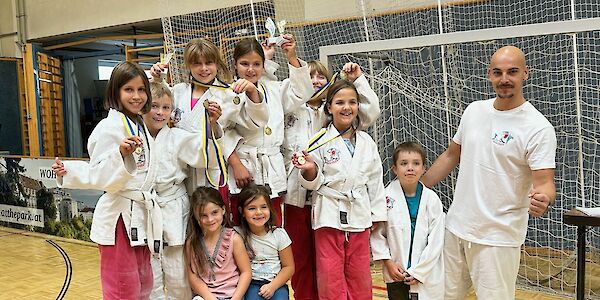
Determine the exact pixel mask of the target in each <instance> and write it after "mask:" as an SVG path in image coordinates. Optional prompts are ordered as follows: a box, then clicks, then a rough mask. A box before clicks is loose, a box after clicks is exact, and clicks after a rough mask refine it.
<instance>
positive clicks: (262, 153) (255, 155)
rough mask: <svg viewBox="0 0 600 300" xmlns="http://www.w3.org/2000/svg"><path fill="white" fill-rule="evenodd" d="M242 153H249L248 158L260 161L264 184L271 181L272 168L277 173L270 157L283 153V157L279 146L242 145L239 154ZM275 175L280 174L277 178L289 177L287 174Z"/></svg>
mask: <svg viewBox="0 0 600 300" xmlns="http://www.w3.org/2000/svg"><path fill="white" fill-rule="evenodd" d="M240 153H247V154H248V156H249V157H248V158H251V160H254V159H256V162H260V168H261V173H262V177H263V178H262V179H263V180H262V182H263V184H267V183H269V169H272V170H274V171H275V172H276V173H277V168H275V167H274V166H272V165H271V160H270V157H271V156H275V155H281V156H282V157H283V154H281V148H279V147H252V146H246V145H241V146H240V148H239V150H238V154H240ZM240 157H243V156H240ZM275 175H276V176H278V177H276V178H287V177H286V176H285V174H275Z"/></svg>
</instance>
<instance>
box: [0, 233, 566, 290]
mask: <svg viewBox="0 0 600 300" xmlns="http://www.w3.org/2000/svg"><path fill="white" fill-rule="evenodd" d="M0 253H1V255H0V270H2V271H1V272H0V290H1V291H2V292H0V299H101V298H102V293H101V289H100V274H99V267H98V249H97V248H96V245H95V244H93V243H87V242H81V241H77V240H72V239H64V238H59V237H55V236H49V235H44V234H39V233H33V232H28V231H22V230H16V229H12V228H6V227H0ZM372 272H373V279H374V288H373V299H386V298H387V295H386V292H385V288H384V287H385V284H384V283H383V282H382V280H381V270H380V269H379V268H374V269H373V271H372ZM467 299H469V300H472V299H476V298H475V296H470V297H468V298H467ZM516 299H537V300H542V299H544V300H558V299H567V298H559V297H553V296H548V295H544V294H540V293H530V292H526V291H518V292H517V297H516Z"/></svg>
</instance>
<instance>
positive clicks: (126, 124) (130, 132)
mask: <svg viewBox="0 0 600 300" xmlns="http://www.w3.org/2000/svg"><path fill="white" fill-rule="evenodd" d="M121 119H122V120H123V128H125V133H126V134H128V136H139V135H140V124H138V123H137V122H136V123H135V125H136V127H137V134H136V133H135V131H133V127H132V126H131V122H130V121H129V118H127V117H126V116H125V114H124V113H121Z"/></svg>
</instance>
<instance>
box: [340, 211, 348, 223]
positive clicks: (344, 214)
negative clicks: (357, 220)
mask: <svg viewBox="0 0 600 300" xmlns="http://www.w3.org/2000/svg"><path fill="white" fill-rule="evenodd" d="M340 223H342V224H345V225H348V213H347V212H345V211H340Z"/></svg>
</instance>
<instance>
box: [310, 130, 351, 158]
mask: <svg viewBox="0 0 600 300" xmlns="http://www.w3.org/2000/svg"><path fill="white" fill-rule="evenodd" d="M350 129H353V128H352V126H350V127H348V128H346V129H344V130H342V132H340V133H338V135H336V136H334V137H332V138H330V139H328V140H326V141H324V142H322V143H319V144H317V142H318V141H319V140H320V139H321V138H322V137H323V136H325V133H327V128H323V129H321V131H319V132H318V133H317V134H316V135H315V136H314V137H312V138H311V139H310V141H308V147H307V148H306V153H311V152H313V151H315V150H317V149H319V148H321V146H323V145H325V144H327V143H329V142H331V141H333V140H335V139H337V138H339V137H340V136H342V135H344V133H346V132H348V130H350Z"/></svg>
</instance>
